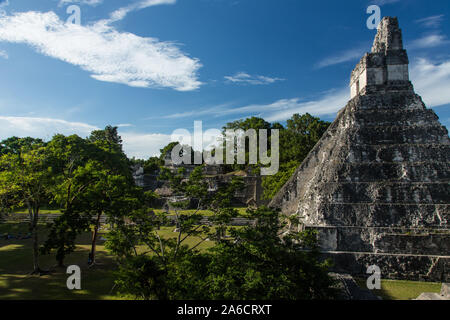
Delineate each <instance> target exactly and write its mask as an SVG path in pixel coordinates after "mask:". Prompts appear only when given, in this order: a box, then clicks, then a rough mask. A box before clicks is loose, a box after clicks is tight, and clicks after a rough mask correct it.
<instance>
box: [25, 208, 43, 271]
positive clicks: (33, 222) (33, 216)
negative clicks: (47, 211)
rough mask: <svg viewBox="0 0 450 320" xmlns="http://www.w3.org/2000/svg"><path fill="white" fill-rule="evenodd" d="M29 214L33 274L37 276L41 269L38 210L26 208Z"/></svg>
mask: <svg viewBox="0 0 450 320" xmlns="http://www.w3.org/2000/svg"><path fill="white" fill-rule="evenodd" d="M28 211H29V214H30V231H31V236H32V240H33V274H39V273H40V272H41V269H40V268H39V242H38V230H37V223H38V219H39V208H38V207H35V208H31V206H29V207H28Z"/></svg>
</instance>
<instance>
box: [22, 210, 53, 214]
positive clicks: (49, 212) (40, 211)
mask: <svg viewBox="0 0 450 320" xmlns="http://www.w3.org/2000/svg"><path fill="white" fill-rule="evenodd" d="M14 213H27V214H28V209H19V210H16V211H14ZM39 214H61V210H60V209H40V210H39Z"/></svg>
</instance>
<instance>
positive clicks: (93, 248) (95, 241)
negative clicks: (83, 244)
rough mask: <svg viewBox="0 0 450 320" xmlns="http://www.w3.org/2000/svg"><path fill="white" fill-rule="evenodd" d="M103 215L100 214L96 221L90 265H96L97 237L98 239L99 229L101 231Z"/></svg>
mask: <svg viewBox="0 0 450 320" xmlns="http://www.w3.org/2000/svg"><path fill="white" fill-rule="evenodd" d="M101 216H102V213H101V212H99V213H98V214H97V220H96V221H95V227H94V231H93V232H92V246H91V256H90V265H94V264H95V251H96V246H97V237H98V229H100V217H101Z"/></svg>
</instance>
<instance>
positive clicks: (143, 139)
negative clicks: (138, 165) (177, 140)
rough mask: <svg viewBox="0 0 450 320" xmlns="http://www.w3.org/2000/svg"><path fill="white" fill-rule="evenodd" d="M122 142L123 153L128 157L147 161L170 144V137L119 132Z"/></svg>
mask: <svg viewBox="0 0 450 320" xmlns="http://www.w3.org/2000/svg"><path fill="white" fill-rule="evenodd" d="M119 134H120V136H121V137H122V140H123V151H124V152H125V153H126V154H127V155H128V157H135V158H137V159H148V158H149V157H152V156H157V155H159V153H160V151H159V150H160V149H162V148H164V146H166V145H167V144H169V143H170V142H171V136H170V135H167V134H159V133H148V134H145V133H135V132H126V133H122V132H119Z"/></svg>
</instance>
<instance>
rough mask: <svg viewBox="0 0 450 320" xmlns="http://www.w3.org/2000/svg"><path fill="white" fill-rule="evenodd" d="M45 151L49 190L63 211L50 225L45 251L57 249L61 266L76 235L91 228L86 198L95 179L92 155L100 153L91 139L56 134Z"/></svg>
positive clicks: (73, 247)
mask: <svg viewBox="0 0 450 320" xmlns="http://www.w3.org/2000/svg"><path fill="white" fill-rule="evenodd" d="M46 155H47V159H48V162H49V164H50V165H51V179H52V184H51V186H50V189H49V191H50V193H51V195H52V201H53V202H54V203H56V204H57V205H58V207H59V208H60V210H61V212H62V214H61V215H60V216H59V217H58V218H56V219H55V220H54V221H53V223H52V224H51V225H50V226H49V235H48V238H47V240H46V241H45V243H44V244H43V246H42V247H41V249H40V250H41V253H42V254H49V253H50V252H51V251H52V250H53V249H55V250H56V260H57V262H58V266H59V267H63V266H64V259H65V257H66V255H68V254H70V253H72V252H73V251H74V250H75V240H76V238H77V236H78V235H79V234H80V233H81V232H84V231H86V230H88V228H89V224H90V221H91V218H92V216H91V214H90V213H91V212H90V211H89V207H88V206H87V205H86V202H85V200H86V199H85V194H86V191H87V189H88V187H89V186H90V185H91V184H93V183H95V177H94V176H93V174H92V170H91V169H92V165H91V161H92V160H91V158H93V157H95V156H96V155H98V150H97V148H95V146H94V145H93V144H92V143H89V142H88V141H87V140H85V139H82V138H80V137H79V136H77V135H72V136H69V137H65V136H63V135H55V136H54V137H53V139H52V140H51V141H50V142H49V143H48V145H47V148H46Z"/></svg>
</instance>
